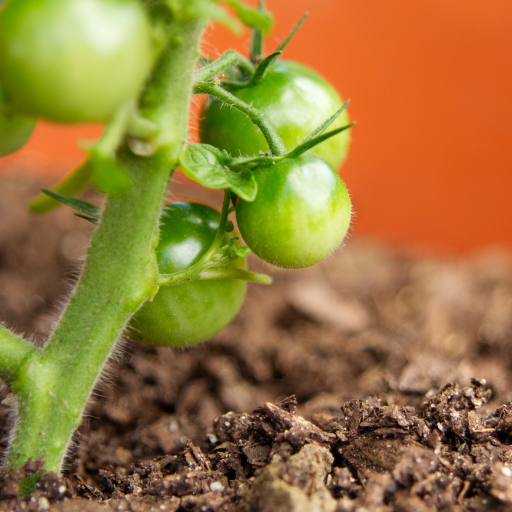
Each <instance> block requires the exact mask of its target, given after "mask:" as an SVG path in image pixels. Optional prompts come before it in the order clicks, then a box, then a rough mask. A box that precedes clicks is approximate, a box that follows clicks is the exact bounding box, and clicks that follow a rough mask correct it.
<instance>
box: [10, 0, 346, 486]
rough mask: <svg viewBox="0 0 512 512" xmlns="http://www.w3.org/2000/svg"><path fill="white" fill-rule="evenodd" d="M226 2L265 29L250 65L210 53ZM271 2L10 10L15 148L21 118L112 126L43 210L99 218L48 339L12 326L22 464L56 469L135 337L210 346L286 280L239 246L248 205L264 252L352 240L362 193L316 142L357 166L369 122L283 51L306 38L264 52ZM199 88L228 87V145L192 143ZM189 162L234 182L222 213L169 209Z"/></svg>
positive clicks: (42, 203) (13, 452)
mask: <svg viewBox="0 0 512 512" xmlns="http://www.w3.org/2000/svg"><path fill="white" fill-rule="evenodd" d="M222 3H226V4H228V5H229V6H230V7H231V8H232V9H233V10H232V12H234V13H235V14H236V16H238V18H239V19H240V21H242V22H243V23H244V24H246V25H247V26H249V27H251V28H252V29H253V37H252V39H251V41H252V42H251V52H250V55H251V58H250V59H247V58H245V57H243V56H242V55H240V54H238V53H237V52H235V51H233V50H230V51H227V52H226V53H224V54H223V55H221V56H220V57H219V58H218V59H215V60H211V59H208V58H206V57H201V58H200V59H199V60H198V55H199V46H200V45H199V42H200V37H201V34H202V32H203V30H204V29H205V27H206V26H207V24H208V21H209V20H210V19H217V20H221V21H222V22H224V23H227V24H228V25H230V26H233V24H235V23H236V21H235V20H234V19H232V18H231V17H230V15H229V14H228V13H227V12H226V11H223V10H222V8H221V7H220V6H219V4H222ZM262 5H263V2H260V8H259V9H258V10H255V9H252V8H251V7H250V6H248V5H245V4H244V2H242V1H241V0H218V1H214V0H154V1H150V2H142V1H140V0H8V2H7V3H6V5H5V7H3V9H2V11H1V12H0V82H1V83H2V87H3V88H4V92H5V102H6V104H7V105H8V108H7V107H6V108H5V109H2V110H1V111H0V116H4V117H3V118H0V136H2V139H1V140H0V148H2V151H3V152H4V153H5V152H6V151H11V150H12V149H14V148H15V147H17V146H18V145H19V144H21V143H22V142H23V140H25V138H26V137H25V136H23V137H21V131H22V130H21V124H20V125H17V124H16V122H15V120H16V119H17V117H16V116H18V115H27V116H32V117H45V118H48V119H51V120H54V121H63V122H78V121H104V120H106V126H105V129H104V132H103V134H102V135H101V137H100V138H99V140H97V141H95V142H94V143H90V144H89V145H88V146H87V157H86V159H85V161H84V162H83V163H82V164H81V165H80V166H78V167H77V168H76V169H75V170H74V171H72V172H71V173H70V174H69V175H68V176H67V177H66V178H65V179H64V180H63V181H62V182H61V183H59V184H58V185H57V186H56V187H54V189H53V190H43V192H44V194H45V199H43V200H42V199H41V197H39V198H38V199H37V200H36V201H35V202H34V203H32V209H33V211H38V212H44V211H47V210H49V209H51V208H52V207H55V205H56V204H57V205H58V204H59V203H63V204H66V205H68V206H71V207H72V208H74V209H75V210H77V212H76V215H78V216H80V217H82V218H84V219H86V220H88V221H90V222H93V223H95V224H96V225H97V226H96V228H95V230H94V232H93V234H92V238H91V242H90V244H89V247H88V250H87V255H86V259H85V261H84V265H83V269H82V271H81V272H80V278H79V279H78V281H77V283H76V286H75V288H74V290H73V293H72V294H71V296H70V298H69V302H68V303H67V305H66V307H65V308H64V309H63V311H62V313H61V315H60V317H59V319H58V322H57V323H56V325H55V328H54V329H53V330H52V333H51V334H50V335H49V336H48V339H46V340H45V343H44V344H40V345H36V344H33V343H31V342H30V340H28V339H26V338H24V337H23V336H20V335H17V334H15V333H14V332H12V331H11V330H9V329H7V328H6V327H4V326H3V325H2V324H1V322H0V375H1V376H2V379H3V380H4V381H5V383H6V384H7V385H8V386H9V387H10V390H11V392H12V393H13V395H14V396H15V401H16V411H15V412H16V421H14V422H13V428H12V432H11V433H10V436H9V443H8V447H7V449H6V450H5V452H6V464H7V465H8V466H9V468H10V469H12V470H15V469H17V468H19V467H20V466H21V465H22V464H24V463H25V462H27V461H28V460H29V459H33V460H41V459H42V458H44V469H45V470H47V471H61V470H62V468H63V466H64V459H65V457H66V454H68V453H69V448H70V445H71V443H72V440H73V437H74V433H75V431H76V428H77V427H78V425H79V424H80V419H81V416H82V413H83V411H84V410H85V408H86V405H87V400H88V399H89V397H90V396H91V393H92V392H93V389H94V387H95V385H96V384H97V382H98V381H99V380H100V379H101V375H102V373H103V372H104V371H105V367H106V365H107V361H108V359H109V357H110V356H111V355H112V354H113V353H115V350H116V346H117V345H118V340H119V339H120V338H121V337H122V336H123V333H125V332H127V330H128V331H130V330H131V332H132V333H136V334H137V336H139V337H140V338H142V339H143V340H144V341H147V342H149V343H153V344H156V345H171V346H182V345H190V344H193V343H197V342H199V341H203V340H205V339H206V338H208V337H210V336H211V335H213V334H214V333H216V332H218V331H219V330H220V329H222V328H223V327H224V326H225V325H226V324H227V323H228V322H229V321H230V320H231V319H232V318H233V316H234V315H235V314H236V312H237V311H238V309H239V307H240V305H241V303H242V301H243V299H244V295H245V290H246V283H247V281H254V282H258V283H263V284H270V282H271V279H270V278H269V277H268V276H265V275H262V274H256V273H253V272H250V271H249V270H247V268H246V262H245V257H246V256H247V254H248V252H250V249H249V248H248V247H242V246H240V245H239V244H238V239H237V238H236V237H234V236H233V234H232V233H233V229H234V228H233V226H232V223H231V222H230V221H229V220H228V217H229V215H230V214H231V213H232V212H233V211H234V210H236V216H237V219H238V222H239V226H240V230H241V233H242V235H243V237H244V239H245V240H246V242H247V243H248V244H249V246H250V247H251V248H252V249H253V251H254V252H255V253H256V254H257V255H258V256H260V257H261V258H263V259H264V260H266V261H269V262H271V263H275V264H277V265H281V266H285V267H292V268H297V267H304V266H308V265H312V264H313V263H315V262H317V261H320V260H321V259H322V258H324V257H326V256H327V255H329V254H330V253H331V252H332V251H334V250H335V249H336V247H337V246H338V245H339V244H340V242H341V241H342V239H343V237H344V236H345V234H346V231H347V229H348V226H349V222H350V212H351V206H350V199H349V196H348V193H347V190H346V188H345V186H344V184H343V182H342V181H341V179H340V178H339V176H338V175H337V173H336V171H335V170H334V168H333V167H332V166H331V165H329V163H327V162H326V161H325V160H324V159H323V158H321V156H318V155H315V154H310V153H308V152H309V151H311V152H319V154H320V155H323V156H324V157H325V158H326V159H327V160H328V161H330V162H331V164H332V165H334V166H338V165H339V163H340V162H341V160H342V159H343V157H344V154H345V151H346V147H347V143H348V136H347V133H348V132H347V131H346V130H347V129H348V128H349V127H350V126H351V125H347V118H346V112H345V110H344V109H345V107H346V104H345V105H343V106H341V100H340V99H339V97H338V96H337V94H336V93H335V92H334V90H333V89H332V88H331V87H330V86H329V85H328V84H327V83H326V82H325V81H324V80H323V79H322V78H320V77H319V76H318V75H317V74H316V73H315V72H313V71H311V70H309V69H308V68H306V67H304V66H302V65H300V64H296V63H292V62H287V61H281V62H276V61H275V59H276V58H277V56H278V55H280V54H281V52H282V50H283V49H284V46H285V45H286V43H287V41H289V39H290V37H291V36H290V37H288V38H287V39H286V40H285V41H284V43H283V44H281V46H280V48H279V51H277V52H274V53H273V54H271V55H269V56H267V57H264V56H262V55H261V46H262V44H261V42H262V37H263V33H264V32H266V31H267V30H268V29H269V28H270V24H271V16H270V14H269V13H268V12H266V11H264V9H263V7H262ZM148 19H151V27H150V25H149V22H148ZM296 28H297V27H296ZM295 31H296V29H294V31H293V32H292V35H293V33H295ZM153 37H155V38H156V39H158V48H159V52H158V56H156V57H155V55H154V54H153V53H154V52H153V46H152V38H153ZM150 67H151V69H150V70H149V68H150ZM148 70H149V72H148ZM220 77H223V78H224V77H232V78H233V80H235V81H231V82H229V81H227V80H226V79H221V78H220ZM146 78H147V80H146V82H145V83H144V87H141V85H142V83H143V82H144V80H145V79H146ZM236 80H238V82H236ZM194 94H206V95H209V96H212V97H215V98H216V99H215V100H211V101H210V102H209V104H208V106H207V109H206V112H205V122H204V123H203V126H202V136H203V139H204V140H209V141H211V142H212V144H213V145H210V144H204V143H202V144H185V141H186V139H187V134H188V113H189V106H190V103H191V99H192V95H194ZM220 102H222V103H223V104H224V106H225V108H223V109H220ZM230 107H231V108H230ZM235 110H236V111H235ZM235 114H236V115H235ZM11 116H13V117H11ZM246 118H247V119H246ZM240 120H241V121H243V123H242V124H239V121H240ZM1 123H4V124H1ZM329 127H331V128H330V131H326V130H327V129H328V128H329ZM27 130H28V128H27ZM4 132H8V135H7V136H5V137H4V135H5V133H4ZM310 132H311V133H310ZM342 132H345V133H342ZM26 136H28V131H27V135H26ZM9 137H12V140H14V141H15V143H14V142H10V141H11V139H10V138H9ZM208 137H211V139H209V138H208ZM215 137H217V138H218V141H216V140H214V139H215ZM281 137H282V138H281ZM2 144H3V146H2ZM223 144H226V145H227V146H223ZM214 145H218V146H219V147H215V146H214ZM261 153H264V154H261ZM242 156H243V157H242ZM178 165H180V166H181V168H182V169H183V170H184V172H185V173H186V174H187V176H189V177H190V178H192V179H194V180H196V181H197V182H198V183H200V184H201V185H203V186H205V187H208V188H215V189H220V190H223V191H224V200H223V204H222V209H221V212H220V214H219V213H218V212H217V211H215V210H213V209H211V208H209V207H207V206H204V205H201V204H197V203H189V202H177V203H174V204H171V205H168V206H166V207H164V199H165V197H166V194H167V191H168V187H169V183H171V187H172V177H173V173H174V170H175V169H176V168H177V166H178ZM88 183H92V184H94V186H95V187H96V188H97V189H98V190H100V191H101V192H103V193H104V194H105V195H106V198H105V200H104V202H103V204H102V206H101V207H99V206H97V205H94V204H91V203H89V202H87V201H85V200H83V199H80V198H77V197H74V195H75V194H77V193H78V192H79V191H80V190H81V189H82V188H83V187H84V186H86V185H87V184H88ZM162 213H163V215H162ZM34 483H35V480H30V481H29V482H24V481H22V482H20V486H19V487H20V489H22V488H25V489H26V488H27V486H29V485H32V484H34ZM27 492H30V491H27Z"/></svg>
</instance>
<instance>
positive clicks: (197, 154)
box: [180, 144, 258, 201]
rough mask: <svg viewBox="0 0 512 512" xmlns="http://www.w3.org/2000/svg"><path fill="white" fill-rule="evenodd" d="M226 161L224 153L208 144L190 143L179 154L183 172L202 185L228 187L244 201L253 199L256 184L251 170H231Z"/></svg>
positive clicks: (218, 187)
mask: <svg viewBox="0 0 512 512" xmlns="http://www.w3.org/2000/svg"><path fill="white" fill-rule="evenodd" d="M226 163H227V157H226V154H225V153H223V152H222V151H220V150H219V149H217V148H214V147H213V146H209V145H208V144H190V145H188V146H187V148H186V149H185V151H183V153H182V154H181V156H180V165H181V168H182V170H183V172H184V173H185V174H186V175H187V176H188V177H189V178H190V179H192V180H194V181H197V182H198V183H200V184H201V185H203V187H206V188H214V189H229V190H231V191H232V192H234V193H235V194H236V195H237V196H240V197H241V198H242V199H245V200H246V201H254V198H255V197H256V193H257V191H258V185H257V184H256V180H255V179H254V176H253V174H252V172H251V171H250V170H249V169H243V170H242V171H241V172H235V171H232V170H231V169H230V168H229V167H227V166H226V165H225V164H226Z"/></svg>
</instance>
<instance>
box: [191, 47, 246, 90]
mask: <svg viewBox="0 0 512 512" xmlns="http://www.w3.org/2000/svg"><path fill="white" fill-rule="evenodd" d="M233 66H239V67H240V68H241V69H242V70H243V71H244V72H245V73H247V74H248V75H252V74H253V73H254V65H253V64H252V63H251V62H249V61H248V60H247V59H246V58H245V57H243V56H242V55H240V54H239V53H238V52H236V51H235V50H228V51H227V52H226V53H224V54H222V55H221V56H220V57H219V58H218V59H216V60H214V61H213V62H210V63H209V64H206V65H205V66H203V67H202V68H200V69H198V70H197V71H196V72H195V73H194V80H195V81H196V82H207V81H208V80H211V79H212V78H214V77H215V76H217V75H219V74H220V73H222V72H223V71H225V70H226V69H229V68H231V67H233Z"/></svg>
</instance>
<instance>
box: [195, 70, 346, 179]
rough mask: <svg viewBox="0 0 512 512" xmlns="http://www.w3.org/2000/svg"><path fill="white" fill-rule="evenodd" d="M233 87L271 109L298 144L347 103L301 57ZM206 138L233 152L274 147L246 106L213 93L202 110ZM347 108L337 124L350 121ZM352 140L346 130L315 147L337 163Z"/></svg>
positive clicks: (280, 128) (286, 138)
mask: <svg viewBox="0 0 512 512" xmlns="http://www.w3.org/2000/svg"><path fill="white" fill-rule="evenodd" d="M226 88H227V89H228V90H230V92H231V93H232V94H233V95H234V96H236V97H237V98H239V99H241V100H243V101H244V102H245V103H247V104H249V105H252V106H253V107H254V108H256V109H258V110H260V111H261V112H263V113H264V114H265V116H266V117H267V119H268V121H269V122H270V124H271V125H272V126H273V127H274V128H275V130H276V132H277V134H278V135H279V136H280V137H281V139H282V141H283V143H284V145H285V147H286V148H287V149H292V148H293V147H295V146H296V145H297V143H299V142H301V141H302V140H303V139H305V138H306V137H307V136H308V135H309V134H310V132H311V131H312V130H313V129H314V128H316V127H317V126H318V125H320V124H321V123H322V122H323V121H325V120H326V119H327V118H328V117H330V116H331V115H332V114H334V112H336V111H337V110H338V109H339V108H340V107H341V105H342V101H341V98H340V97H339V95H338V93H337V92H336V91H335V89H334V88H333V87H332V86H331V85H330V84H329V83H328V82H327V81H326V80H325V79H324V78H323V77H321V76H320V75H319V74H318V73H316V72H315V71H313V70H312V69H310V68H308V67H307V66H304V65H302V64H299V63H297V62H291V61H285V60H281V61H280V60H278V61H276V62H275V63H274V64H272V66H271V67H270V68H269V70H268V71H267V73H266V74H265V77H264V78H263V79H262V80H261V81H260V82H258V83H256V84H254V85H248V86H245V87H239V86H237V87H236V88H234V89H233V88H230V86H229V85H228V86H226ZM200 119H201V125H200V139H201V142H204V143H206V144H211V145H212V146H215V147H217V148H219V149H224V150H226V151H227V152H228V153H229V154H230V155H231V156H239V155H240V154H241V155H243V156H247V155H257V154H258V153H260V152H262V153H264V152H266V151H268V146H267V143H266V142H265V138H264V137H263V135H262V134H261V132H260V131H259V130H258V128H257V127H256V126H255V125H254V124H253V123H252V122H251V120H250V119H249V118H248V117H247V116H246V115H244V114H243V113H242V112H240V111H238V110H235V109H232V108H225V106H223V103H222V101H220V100H218V99H216V98H213V97H210V98H209V99H208V100H207V102H206V103H205V107H204V110H203V112H202V114H201V118H200ZM348 122H349V121H348V115H347V113H346V111H344V112H343V113H342V114H341V115H340V116H339V117H338V119H337V120H336V121H335V123H334V124H333V125H332V128H337V127H340V126H344V125H347V124H348ZM349 142H350V136H349V132H348V131H346V132H343V133H340V134H339V135H337V136H335V137H332V138H331V139H329V140H327V141H325V142H323V143H322V144H320V145H318V146H317V147H316V148H314V149H313V150H312V152H313V153H316V154H317V155H319V156H321V157H322V158H324V159H325V160H327V162H329V163H330V164H331V165H332V166H333V167H334V168H335V169H337V168H338V167H339V166H340V165H341V163H342V162H343V160H344V159H345V156H346V153H347V150H348V146H349Z"/></svg>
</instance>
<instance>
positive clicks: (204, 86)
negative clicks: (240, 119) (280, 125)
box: [194, 82, 286, 156]
mask: <svg viewBox="0 0 512 512" xmlns="http://www.w3.org/2000/svg"><path fill="white" fill-rule="evenodd" d="M194 93H195V94H209V95H210V96H214V97H215V98H217V99H219V100H221V101H222V102H224V103H225V104H226V105H230V106H231V107H234V108H236V109H237V110H240V112H243V113H244V114H246V115H247V116H248V117H249V119H250V120H251V121H252V122H253V123H254V124H255V125H256V126H257V127H258V128H259V129H260V130H261V133H262V134H263V136H264V137H265V140H266V141H267V144H268V147H269V149H270V151H271V153H272V154H273V155H274V156H282V155H284V154H285V153H286V148H285V147H284V144H283V141H282V140H281V137H279V135H278V134H277V132H276V131H275V129H274V128H273V126H272V125H271V124H270V123H269V122H268V120H267V118H266V117H265V115H264V114H263V113H262V112H261V111H260V110H258V109H256V108H254V107H252V106H251V105H248V104H247V103H245V102H244V101H242V100H240V99H238V98H237V97H236V96H233V94H231V93H230V92H228V91H226V90H225V89H223V88H222V87H221V86H220V85H217V84H214V83H212V82H199V83H196V84H195V85H194Z"/></svg>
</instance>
